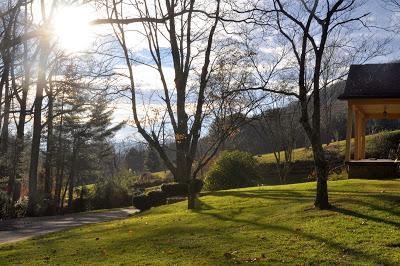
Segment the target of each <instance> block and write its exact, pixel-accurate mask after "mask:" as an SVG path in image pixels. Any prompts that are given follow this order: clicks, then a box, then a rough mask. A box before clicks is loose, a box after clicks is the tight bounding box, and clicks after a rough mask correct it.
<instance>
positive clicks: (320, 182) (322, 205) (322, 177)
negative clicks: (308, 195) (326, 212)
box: [312, 143, 331, 210]
mask: <svg viewBox="0 0 400 266" xmlns="http://www.w3.org/2000/svg"><path fill="white" fill-rule="evenodd" d="M312 147H313V153H314V164H315V171H316V174H317V194H316V196H315V202H314V206H315V207H317V208H319V209H322V210H323V209H329V208H330V207H331V205H330V203H329V198H328V182H327V179H328V163H327V161H326V159H325V154H324V150H323V148H322V144H320V143H313V145H312Z"/></svg>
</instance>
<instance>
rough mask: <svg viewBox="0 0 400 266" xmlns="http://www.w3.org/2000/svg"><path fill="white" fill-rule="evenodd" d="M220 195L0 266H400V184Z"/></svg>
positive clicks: (5, 258)
mask: <svg viewBox="0 0 400 266" xmlns="http://www.w3.org/2000/svg"><path fill="white" fill-rule="evenodd" d="M314 188H315V183H305V184H295V185H286V186H270V187H255V188H246V189H236V190H229V191H220V192H215V193H212V194H210V195H208V196H204V197H201V199H200V204H201V207H200V208H199V210H196V211H188V210H186V209H185V208H186V203H185V202H181V203H177V204H173V205H168V206H163V207H159V208H154V209H152V210H150V211H147V212H144V213H142V214H140V215H136V216H133V217H131V218H129V219H126V220H120V221H114V222H107V223H103V224H97V225H89V226H83V227H79V228H75V229H72V230H68V231H65V232H59V233H54V234H50V235H48V236H44V237H38V238H36V239H32V240H26V241H22V242H18V243H13V244H5V245H0V265H9V264H25V265H38V264H39V265H40V264H46V265H47V264H55V265H56V264H59V265H66V264H69V265H71V264H76V265H88V264H92V265H107V264H109V265H231V264H236V263H241V264H246V263H250V262H252V263H254V264H256V265H257V264H258V265H271V264H289V265H293V264H294V265H304V264H307V265H310V264H312V265H321V264H325V265H332V264H340V265H346V264H348V265H400V180H386V181H371V180H369V181H366V180H344V181H333V182H330V183H329V189H330V198H331V202H332V203H333V204H334V205H335V208H334V209H332V210H326V211H318V210H315V209H313V208H312V206H313V198H314V194H315V192H314Z"/></svg>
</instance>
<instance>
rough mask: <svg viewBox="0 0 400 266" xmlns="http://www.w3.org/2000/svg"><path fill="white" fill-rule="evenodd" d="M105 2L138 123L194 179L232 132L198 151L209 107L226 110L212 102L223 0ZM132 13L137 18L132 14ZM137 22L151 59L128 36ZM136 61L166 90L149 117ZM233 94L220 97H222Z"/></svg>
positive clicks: (186, 178) (170, 163) (176, 171)
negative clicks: (145, 58)
mask: <svg viewBox="0 0 400 266" xmlns="http://www.w3.org/2000/svg"><path fill="white" fill-rule="evenodd" d="M131 2H132V1H131ZM103 4H104V5H103V7H104V8H105V9H106V10H107V14H108V18H107V19H100V20H97V21H96V22H95V23H98V24H99V23H110V24H111V25H112V27H113V30H114V35H115V36H116V38H117V40H118V43H119V44H120V47H121V49H122V51H123V54H124V57H125V64H126V66H127V69H128V74H127V77H128V78H129V81H130V83H129V89H130V92H131V94H130V100H131V105H132V111H133V120H134V124H135V127H136V128H137V130H138V132H139V133H140V135H141V136H142V137H143V138H144V139H145V140H146V141H147V142H148V143H149V144H150V145H151V146H152V147H153V148H154V149H155V150H156V151H157V152H158V153H159V155H160V157H161V159H162V160H163V161H164V164H165V165H166V166H167V168H168V169H169V170H170V171H171V173H172V174H173V176H174V178H175V180H176V181H177V182H184V183H188V184H190V182H191V180H192V179H194V178H196V175H197V174H198V172H199V171H200V169H201V168H202V167H203V166H204V165H205V164H207V162H208V161H209V160H210V158H211V157H212V156H213V155H214V154H215V153H216V150H217V149H218V147H220V145H221V143H222V142H223V139H225V138H226V137H227V135H229V134H228V132H230V130H229V129H228V128H227V130H226V131H224V133H223V134H220V135H219V136H220V138H218V139H217V142H216V143H214V142H213V144H212V145H210V147H209V148H208V149H205V150H204V152H205V153H204V154H203V155H202V156H200V155H199V154H198V144H199V140H200V136H201V131H202V126H203V124H204V122H205V121H207V119H209V118H210V116H211V115H210V114H211V111H210V109H209V108H211V109H213V110H214V111H216V110H217V109H218V108H219V111H216V112H217V113H219V114H221V112H220V111H221V109H220V108H221V107H222V106H217V101H214V102H212V103H211V102H208V101H207V97H212V95H211V94H210V93H209V92H208V88H209V81H210V77H211V75H212V73H213V71H214V67H215V64H214V63H215V62H216V61H217V57H218V55H220V54H219V53H218V52H217V51H219V52H222V51H221V50H220V49H219V50H218V45H217V42H216V39H217V36H218V34H217V33H218V25H219V24H220V21H221V19H222V18H221V12H222V11H221V1H220V0H216V1H199V2H197V1H193V0H191V1H169V0H166V1H144V2H143V1H133V3H132V4H130V2H129V1H119V2H115V1H104V2H103ZM127 14H135V15H136V16H137V17H135V18H126V17H127ZM133 23H140V24H138V25H140V26H139V27H136V28H133V29H134V31H136V32H139V34H138V35H137V36H141V37H142V38H144V40H146V42H147V44H148V46H147V47H146V50H147V51H148V53H149V57H150V60H149V61H148V62H143V60H142V61H140V60H138V59H137V58H138V57H135V54H134V53H133V52H132V50H131V48H133V47H131V46H130V44H129V40H128V38H129V33H130V32H134V31H132V27H131V28H130V27H129V25H131V24H133ZM169 60H170V61H169ZM135 64H142V65H147V66H148V67H149V69H153V71H154V70H155V71H156V72H157V73H158V76H159V80H160V83H161V87H162V92H161V95H158V96H159V99H161V102H160V101H159V105H161V108H159V109H158V110H156V111H155V110H152V111H149V109H147V110H146V111H145V113H146V114H145V115H144V116H141V115H140V112H141V108H146V104H142V105H140V96H142V95H141V93H140V86H138V85H137V83H136V82H135V80H136V79H137V78H138V77H139V75H140V73H135ZM169 64H171V65H172V68H173V84H170V83H169V82H168V73H166V68H167V67H168V65H169ZM149 71H150V70H149ZM157 93H158V92H155V93H154V94H157ZM214 96H215V94H214ZM227 99H228V98H224V97H221V95H220V96H219V100H221V101H225V102H226V101H227ZM230 99H231V100H232V98H230ZM153 102H155V101H154V98H153ZM236 103H237V106H238V108H236V111H238V112H241V111H243V110H248V108H247V107H248V106H247V107H246V104H244V105H240V104H239V100H238V101H236ZM231 105H232V101H231ZM232 106H233V105H232ZM240 106H241V107H240ZM147 108H149V104H147ZM240 109H241V110H240ZM227 113H228V112H227ZM152 115H153V116H152ZM232 117H233V116H232ZM166 142H172V143H173V144H174V145H173V146H174V147H173V148H174V156H168V152H167V149H168V148H167V146H166V145H165V144H166ZM189 190H190V189H189ZM194 200H195V199H194V195H189V198H188V208H189V209H192V208H194V203H195V201H194Z"/></svg>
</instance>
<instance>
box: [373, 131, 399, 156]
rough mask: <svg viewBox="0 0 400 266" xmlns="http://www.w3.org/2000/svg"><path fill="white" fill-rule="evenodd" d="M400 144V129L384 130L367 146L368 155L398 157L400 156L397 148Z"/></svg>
mask: <svg viewBox="0 0 400 266" xmlns="http://www.w3.org/2000/svg"><path fill="white" fill-rule="evenodd" d="M367 144H368V143H367ZM399 144H400V132H399V131H392V132H390V131H382V132H380V133H378V134H376V135H375V136H374V137H373V139H372V141H370V143H369V145H368V146H369V147H367V155H368V156H371V157H375V158H383V159H386V158H390V159H396V157H398V154H397V153H396V150H397V148H398V145H399Z"/></svg>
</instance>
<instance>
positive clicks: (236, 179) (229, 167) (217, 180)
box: [205, 151, 258, 190]
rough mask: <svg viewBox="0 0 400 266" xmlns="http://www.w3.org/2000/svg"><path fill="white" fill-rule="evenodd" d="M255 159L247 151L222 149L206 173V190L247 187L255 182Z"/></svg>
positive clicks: (256, 177) (256, 174)
mask: <svg viewBox="0 0 400 266" xmlns="http://www.w3.org/2000/svg"><path fill="white" fill-rule="evenodd" d="M257 179H258V173H257V161H256V159H255V158H254V157H253V155H251V154H250V153H248V152H243V151H224V152H222V153H221V154H220V155H219V156H218V158H217V159H216V161H215V162H214V164H213V165H212V166H211V168H210V170H209V171H208V172H207V174H206V178H205V188H206V189H207V190H222V189H231V188H240V187H249V186H254V185H256V184H257Z"/></svg>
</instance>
